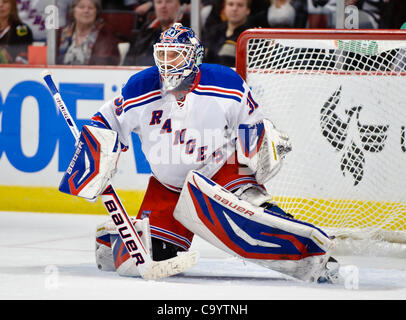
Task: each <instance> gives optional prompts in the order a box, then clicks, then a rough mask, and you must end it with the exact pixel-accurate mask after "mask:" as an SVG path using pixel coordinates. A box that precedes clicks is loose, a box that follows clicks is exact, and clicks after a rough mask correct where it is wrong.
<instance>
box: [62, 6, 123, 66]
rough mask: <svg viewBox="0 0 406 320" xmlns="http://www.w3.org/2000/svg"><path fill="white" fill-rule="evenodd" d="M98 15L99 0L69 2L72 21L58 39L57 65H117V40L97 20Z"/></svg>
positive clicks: (118, 57)
mask: <svg viewBox="0 0 406 320" xmlns="http://www.w3.org/2000/svg"><path fill="white" fill-rule="evenodd" d="M100 12H101V5H100V1H99V0H74V1H73V3H72V7H71V11H70V15H71V18H72V21H73V22H72V23H71V24H70V25H68V26H67V27H65V28H63V29H62V31H61V33H60V36H59V45H58V50H59V52H58V63H59V64H70V65H118V63H119V61H120V53H119V51H118V40H117V39H116V38H115V37H114V36H113V34H112V33H111V32H110V31H109V30H108V29H107V27H106V25H105V24H104V23H103V21H102V20H101V19H99V15H100Z"/></svg>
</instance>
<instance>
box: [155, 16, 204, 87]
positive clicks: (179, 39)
mask: <svg viewBox="0 0 406 320" xmlns="http://www.w3.org/2000/svg"><path fill="white" fill-rule="evenodd" d="M154 59H155V64H156V65H157V67H158V69H159V73H160V75H161V83H162V91H163V92H182V91H188V90H189V88H190V87H191V85H192V84H193V81H194V79H195V76H196V74H197V73H198V72H199V66H200V64H201V63H202V61H203V46H202V44H201V42H200V40H199V39H198V38H197V37H196V35H195V33H194V32H193V30H192V29H190V28H188V27H184V26H182V24H181V23H175V24H174V25H173V26H172V27H170V28H169V29H168V30H166V31H164V32H162V33H161V36H160V38H159V40H158V41H157V43H156V44H155V45H154Z"/></svg>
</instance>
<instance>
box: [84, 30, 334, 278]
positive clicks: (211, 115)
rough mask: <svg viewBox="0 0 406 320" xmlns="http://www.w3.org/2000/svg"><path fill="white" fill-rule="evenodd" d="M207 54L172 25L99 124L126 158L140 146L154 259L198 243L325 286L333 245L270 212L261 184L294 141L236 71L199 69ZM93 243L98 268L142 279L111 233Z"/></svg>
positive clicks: (107, 229) (109, 229) (104, 231)
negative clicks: (149, 63) (133, 145)
mask: <svg viewBox="0 0 406 320" xmlns="http://www.w3.org/2000/svg"><path fill="white" fill-rule="evenodd" d="M203 51H204V50H203V47H202V45H201V43H200V41H199V39H198V38H197V37H196V36H195V34H194V32H193V31H192V30H191V29H190V28H186V27H183V26H182V25H181V24H174V25H173V26H172V27H171V28H170V29H168V30H167V31H165V32H163V33H162V34H161V37H160V39H159V41H158V42H157V43H156V44H155V45H154V58H155V62H156V66H154V67H151V68H148V69H145V70H143V71H141V72H138V73H136V74H135V75H133V76H132V77H131V78H130V79H129V80H128V82H127V84H126V85H125V86H124V87H123V89H122V92H121V95H120V96H119V97H116V98H115V99H113V100H112V101H109V102H107V103H105V104H104V105H103V106H102V107H101V108H100V110H99V112H97V113H96V114H95V115H94V117H93V118H92V120H93V121H92V124H93V126H98V127H102V128H106V129H109V130H113V131H115V132H117V133H118V139H119V142H120V143H121V147H122V150H125V149H127V146H128V145H129V141H128V139H129V137H130V134H131V133H132V132H136V133H137V134H138V135H139V137H140V140H141V143H142V150H143V152H144V154H145V156H146V158H147V160H148V162H149V164H150V166H151V170H152V176H151V178H150V181H149V185H148V188H147V190H146V194H145V197H144V200H143V203H142V205H141V208H140V210H139V213H138V216H137V219H138V221H139V220H140V219H143V218H146V217H147V218H149V223H150V236H151V239H152V242H151V243H152V245H151V247H152V257H153V259H154V260H156V261H159V260H166V259H169V258H172V257H174V256H176V255H177V253H178V252H179V251H185V250H188V249H189V247H190V245H191V242H192V239H193V236H194V234H198V235H199V236H201V237H202V238H204V239H206V240H207V241H209V242H211V243H212V244H213V245H215V246H217V247H219V248H220V249H223V250H225V251H227V252H229V253H231V254H234V255H238V256H240V257H242V258H244V259H248V260H252V261H254V262H257V263H259V264H261V265H264V266H266V267H269V268H272V269H275V270H277V271H281V272H284V273H286V274H289V275H292V276H294V277H297V278H300V279H304V280H308V279H313V280H315V279H317V278H319V277H325V276H326V275H325V270H326V264H327V261H328V259H329V254H330V253H329V252H330V248H331V245H332V242H331V240H330V239H329V238H328V237H327V235H326V234H324V233H323V232H322V231H321V230H319V229H317V228H316V227H314V226H312V225H310V224H306V223H303V222H299V221H297V220H294V219H293V218H292V217H291V216H290V215H288V214H286V213H285V212H283V210H281V209H280V208H278V207H277V206H276V205H275V204H273V203H272V202H271V201H270V200H271V197H270V195H268V193H267V192H266V189H265V187H264V185H263V184H264V183H265V182H267V181H268V180H269V179H270V178H271V177H272V176H273V175H274V174H275V173H276V172H277V171H278V170H279V169H280V167H281V164H282V159H283V157H284V155H285V154H286V153H288V152H289V151H290V150H291V146H290V143H289V139H288V137H287V136H286V135H284V134H282V133H280V132H279V131H277V130H276V129H275V127H274V126H273V124H272V123H271V122H270V121H269V120H267V119H264V115H263V113H262V111H261V106H259V105H258V104H257V103H256V102H255V100H254V97H253V96H252V93H251V91H250V88H249V87H248V85H247V84H246V83H245V82H244V81H243V79H242V78H241V77H240V76H239V75H238V74H237V73H236V72H235V71H233V70H232V69H230V68H228V67H224V66H220V65H211V64H205V63H202V60H203ZM106 170H107V171H108V172H106V176H109V175H110V174H111V172H112V169H111V167H109V169H106ZM100 171H103V168H102V167H101V169H100ZM96 195H97V194H96ZM145 221H148V219H145ZM147 229H148V228H146V229H144V231H145V230H147ZM146 234H149V232H146ZM144 241H145V242H148V241H150V240H149V239H146V237H145V236H144ZM96 242H97V250H96V259H97V263H98V265H99V268H100V269H103V270H117V271H118V272H119V273H120V274H121V275H127V276H132V275H136V274H137V270H136V268H135V266H131V263H132V262H131V259H129V257H128V253H126V248H125V246H124V245H123V243H122V241H121V239H120V237H118V235H117V230H115V228H114V225H113V224H111V223H110V224H109V223H108V222H107V223H106V224H104V225H102V226H100V228H99V231H98V233H97V238H96ZM330 261H331V259H330Z"/></svg>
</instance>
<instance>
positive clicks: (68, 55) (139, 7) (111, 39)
mask: <svg viewBox="0 0 406 320" xmlns="http://www.w3.org/2000/svg"><path fill="white" fill-rule="evenodd" d="M336 1H339V0H201V1H200V2H201V8H200V21H201V30H200V38H201V41H202V42H203V45H204V47H205V62H210V63H219V64H224V65H227V66H230V67H234V66H235V54H236V43H237V39H238V37H239V35H240V34H241V33H242V32H243V31H244V30H246V29H248V28H257V27H259V28H335V27H336V17H335V13H336V6H337V3H336ZM345 4H346V5H347V6H348V5H351V6H354V7H356V8H357V10H356V11H357V14H358V17H357V18H358V19H357V23H358V25H357V27H358V28H360V29H400V28H401V27H402V25H404V23H405V22H406V1H405V0H345ZM56 5H57V9H58V10H51V9H52V8H49V3H48V1H44V0H0V64H14V63H20V64H27V63H32V61H41V59H36V58H38V57H37V56H36V55H40V54H44V53H45V52H46V51H45V50H42V51H41V50H34V49H35V48H41V47H43V48H45V46H46V44H47V43H46V41H47V29H49V28H54V29H56V63H57V64H65V65H126V66H150V65H153V63H154V62H153V55H152V50H153V49H152V48H153V47H152V45H153V44H154V43H155V42H156V40H157V39H158V37H159V35H160V33H161V32H162V31H163V30H165V29H167V28H169V27H170V26H171V25H172V24H173V23H174V22H181V23H182V24H183V25H185V26H190V24H191V4H190V0H56ZM52 14H53V15H55V14H57V16H56V17H55V16H52ZM45 59H46V58H45Z"/></svg>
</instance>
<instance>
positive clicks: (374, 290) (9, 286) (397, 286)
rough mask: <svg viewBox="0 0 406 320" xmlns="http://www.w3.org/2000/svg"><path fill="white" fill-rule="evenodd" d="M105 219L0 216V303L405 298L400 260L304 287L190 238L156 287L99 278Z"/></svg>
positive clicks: (356, 266) (405, 275)
mask: <svg viewBox="0 0 406 320" xmlns="http://www.w3.org/2000/svg"><path fill="white" fill-rule="evenodd" d="M108 218H109V217H108V216H107V215H106V216H104V215H100V216H98V215H74V214H51V213H49V214H47V213H28V212H0V299H2V300H7V299H24V300H31V299H53V300H54V299H56V300H58V299H109V300H111V299H142V300H167V299H170V300H178V299H179V300H198V299H199V300H205V299H210V300H219V299H221V300H236V299H244V300H250V299H252V300H254V299H255V300H272V299H402V300H404V299H406V259H405V258H404V257H403V258H399V257H398V258H389V257H384V258H382V257H373V256H370V255H369V256H364V257H354V256H339V257H337V258H338V260H339V261H340V262H341V264H342V265H343V267H342V270H341V271H342V274H343V276H344V280H345V281H344V282H343V283H341V284H336V285H332V284H314V283H303V282H300V281H297V280H294V279H291V278H289V277H287V276H284V275H281V274H279V273H277V272H273V271H271V270H268V269H265V268H262V267H260V266H257V265H254V264H249V263H244V262H243V261H242V260H239V259H237V258H235V257H231V256H229V255H227V254H225V253H223V252H221V251H220V250H218V249H216V248H214V247H212V246H211V245H209V244H207V243H205V242H204V241H203V240H201V239H199V238H195V240H194V242H193V245H192V248H193V249H195V250H198V251H199V252H200V260H199V262H198V263H197V265H196V266H194V267H193V268H192V269H190V270H189V271H187V272H185V273H183V274H181V275H177V276H173V277H171V278H167V279H163V280H159V281H145V280H143V279H141V278H125V277H120V276H118V275H117V274H116V273H115V272H102V271H99V270H98V269H97V267H96V265H95V262H94V245H95V243H94V232H95V227H96V225H97V224H98V223H101V222H103V221H105V220H106V219H108Z"/></svg>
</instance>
